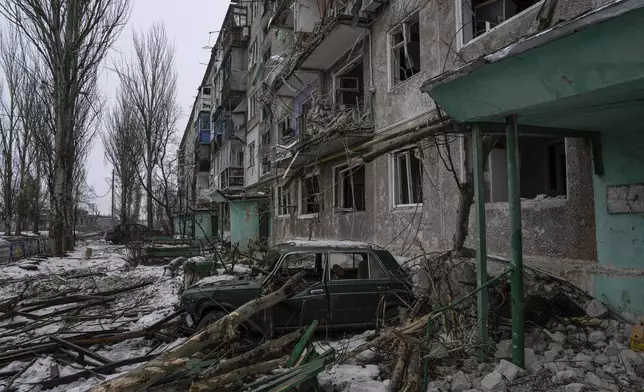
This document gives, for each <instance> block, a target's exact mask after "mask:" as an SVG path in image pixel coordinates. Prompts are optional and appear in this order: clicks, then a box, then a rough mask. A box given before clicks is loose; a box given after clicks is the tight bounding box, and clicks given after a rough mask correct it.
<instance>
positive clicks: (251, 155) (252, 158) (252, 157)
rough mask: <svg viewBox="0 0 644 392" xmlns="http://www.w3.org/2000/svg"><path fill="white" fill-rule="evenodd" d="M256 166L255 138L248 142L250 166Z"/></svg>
mask: <svg viewBox="0 0 644 392" xmlns="http://www.w3.org/2000/svg"><path fill="white" fill-rule="evenodd" d="M253 166H255V140H253V141H251V142H250V143H248V167H249V168H250V167H253Z"/></svg>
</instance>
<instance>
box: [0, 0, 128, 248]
mask: <svg viewBox="0 0 644 392" xmlns="http://www.w3.org/2000/svg"><path fill="white" fill-rule="evenodd" d="M128 11H129V0H66V1H62V2H61V1H60V0H1V1H0V12H2V14H3V15H4V16H5V17H6V18H7V19H8V20H9V22H11V23H12V24H13V25H14V26H16V27H17V28H18V29H19V30H20V31H21V32H22V34H23V35H24V36H25V37H26V38H27V39H28V40H29V41H30V42H31V44H32V45H33V46H34V48H35V50H36V51H37V52H38V53H39V54H40V56H41V58H42V61H43V62H44V64H45V66H46V70H47V71H48V72H47V74H48V75H47V78H44V79H43V80H42V83H43V85H44V86H45V90H46V91H47V92H48V94H49V95H50V97H51V102H52V104H53V105H52V106H53V109H52V111H53V115H54V116H53V118H54V135H55V138H54V160H53V162H54V164H53V166H54V167H53V172H54V176H53V188H54V189H53V193H52V194H51V199H52V219H51V224H52V227H51V231H50V237H51V239H52V251H53V253H54V254H62V253H63V250H64V249H67V248H70V247H71V246H72V244H70V243H69V240H70V238H69V236H68V235H66V234H68V233H69V227H67V228H66V227H65V225H66V224H67V225H69V224H70V222H69V221H68V220H67V222H66V216H69V213H68V212H67V207H68V206H71V205H72V203H71V201H72V200H71V199H72V198H73V197H72V196H73V195H72V193H73V192H72V190H73V184H72V182H73V181H72V178H71V177H72V172H73V163H74V159H73V157H74V156H75V155H76V153H75V151H74V149H75V147H76V145H77V144H76V142H75V138H74V132H75V131H76V130H77V129H78V127H76V122H77V115H76V110H77V107H78V101H79V100H80V99H81V98H82V97H83V95H84V94H86V92H85V91H86V88H87V87H88V85H89V84H92V83H95V78H96V74H97V70H98V66H99V65H100V63H101V62H102V61H103V59H104V58H105V56H106V55H107V52H108V50H109V48H110V47H111V46H112V44H113V43H114V40H115V39H116V38H117V36H118V34H119V33H120V30H121V28H122V27H123V24H124V22H125V20H126V18H127V14H128ZM49 81H51V82H49Z"/></svg>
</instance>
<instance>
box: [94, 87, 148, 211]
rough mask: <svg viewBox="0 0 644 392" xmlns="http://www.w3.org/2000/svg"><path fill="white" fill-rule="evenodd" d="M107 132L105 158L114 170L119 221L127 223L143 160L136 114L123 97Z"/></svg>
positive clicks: (107, 124) (114, 110)
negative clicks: (135, 120) (135, 118)
mask: <svg viewBox="0 0 644 392" xmlns="http://www.w3.org/2000/svg"><path fill="white" fill-rule="evenodd" d="M105 127H106V131H105V132H104V133H103V134H102V135H101V138H102V140H103V146H104V147H105V158H106V159H107V161H108V162H110V163H111V164H112V166H113V167H114V177H115V182H116V184H115V185H117V187H116V188H115V193H116V194H117V197H118V200H119V203H118V206H117V208H116V209H117V211H118V216H119V221H120V222H121V223H128V222H130V220H131V219H132V215H131V214H132V213H133V211H132V210H131V206H132V205H134V204H135V200H134V198H135V197H136V192H137V190H138V189H139V178H138V176H137V172H138V170H139V167H140V164H141V159H140V154H139V152H140V151H141V148H142V147H143V146H142V143H141V140H140V139H139V138H138V137H137V133H136V129H135V123H134V113H133V111H132V107H131V106H129V105H128V104H127V102H126V100H125V99H123V97H122V96H120V97H119V102H118V103H117V104H116V106H115V107H114V108H112V110H111V112H110V113H109V114H108V116H107V119H106V123H105Z"/></svg>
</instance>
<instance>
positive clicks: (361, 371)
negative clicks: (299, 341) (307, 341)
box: [315, 331, 389, 392]
mask: <svg viewBox="0 0 644 392" xmlns="http://www.w3.org/2000/svg"><path fill="white" fill-rule="evenodd" d="M373 334H374V331H365V332H363V333H361V334H359V335H354V336H350V337H348V338H345V339H340V340H336V341H325V342H315V351H317V352H318V354H322V353H324V352H325V351H327V350H329V349H331V348H333V349H334V350H335V351H336V353H339V354H342V353H345V352H348V351H351V350H353V349H355V348H357V347H358V346H360V345H362V344H363V343H365V342H366V341H367V338H368V337H370V336H372V335H373ZM374 355H375V352H373V351H371V350H367V351H363V352H362V353H360V354H358V355H357V356H356V358H354V359H352V360H350V361H347V363H345V364H342V365H333V366H332V367H330V368H327V369H326V370H325V371H323V372H322V373H320V374H319V375H318V381H319V382H320V385H321V386H322V387H323V388H324V389H325V390H326V391H334V392H363V391H364V392H368V391H369V392H380V391H383V392H385V391H387V387H388V386H389V380H381V379H380V370H379V369H378V366H377V365H374V364H368V363H369V362H372V361H373V359H374Z"/></svg>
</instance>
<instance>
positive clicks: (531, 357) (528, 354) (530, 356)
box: [523, 348, 538, 367]
mask: <svg viewBox="0 0 644 392" xmlns="http://www.w3.org/2000/svg"><path fill="white" fill-rule="evenodd" d="M523 357H524V360H525V365H526V367H530V364H531V363H532V362H534V361H536V360H537V359H538V357H537V354H535V353H534V350H533V349H531V348H526V349H525V351H524V354H523Z"/></svg>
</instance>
